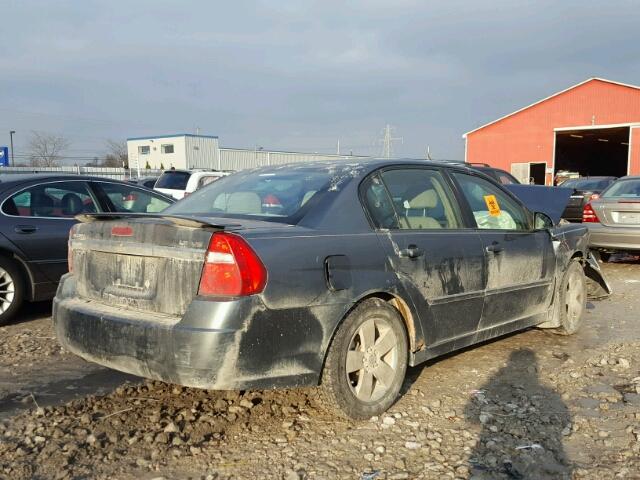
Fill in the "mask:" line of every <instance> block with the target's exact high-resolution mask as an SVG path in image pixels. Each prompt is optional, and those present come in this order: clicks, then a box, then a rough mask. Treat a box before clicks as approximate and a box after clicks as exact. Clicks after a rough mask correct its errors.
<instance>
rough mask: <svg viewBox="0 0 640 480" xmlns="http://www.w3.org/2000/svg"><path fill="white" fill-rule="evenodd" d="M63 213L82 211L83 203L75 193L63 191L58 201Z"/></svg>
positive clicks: (69, 213)
mask: <svg viewBox="0 0 640 480" xmlns="http://www.w3.org/2000/svg"><path fill="white" fill-rule="evenodd" d="M60 206H61V207H62V214H63V215H77V214H79V213H81V212H82V210H83V208H84V204H83V203H82V199H81V198H80V197H79V196H78V195H76V194H75V193H65V194H64V196H63V197H62V200H61V201H60Z"/></svg>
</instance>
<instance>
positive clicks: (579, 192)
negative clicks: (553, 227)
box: [561, 177, 616, 222]
mask: <svg viewBox="0 0 640 480" xmlns="http://www.w3.org/2000/svg"><path fill="white" fill-rule="evenodd" d="M615 180H616V177H580V178H571V179H569V180H565V181H564V182H562V184H561V187H562V188H573V194H572V195H571V197H570V198H569V203H568V204H567V207H566V208H565V210H564V213H563V214H562V218H564V219H565V220H567V221H569V222H581V221H582V211H583V210H584V206H585V205H586V204H587V202H589V200H591V197H592V196H593V195H598V194H599V193H600V192H602V191H603V190H604V189H605V188H607V187H608V186H609V185H611V184H612V183H613V182H614V181H615Z"/></svg>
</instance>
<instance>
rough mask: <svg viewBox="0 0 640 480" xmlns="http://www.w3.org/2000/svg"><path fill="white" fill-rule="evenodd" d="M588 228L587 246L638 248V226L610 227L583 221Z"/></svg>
mask: <svg viewBox="0 0 640 480" xmlns="http://www.w3.org/2000/svg"><path fill="white" fill-rule="evenodd" d="M584 225H586V226H587V228H588V229H589V233H590V236H589V246H590V247H591V248H602V249H611V250H640V227H637V228H636V227H632V228H629V227H612V226H606V225H602V224H599V223H594V224H591V223H585V224H584Z"/></svg>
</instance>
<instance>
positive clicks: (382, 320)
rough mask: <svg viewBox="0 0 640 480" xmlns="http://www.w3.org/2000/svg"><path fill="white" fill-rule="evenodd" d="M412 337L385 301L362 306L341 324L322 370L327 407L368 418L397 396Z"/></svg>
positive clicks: (347, 414) (341, 413) (386, 406)
mask: <svg viewBox="0 0 640 480" xmlns="http://www.w3.org/2000/svg"><path fill="white" fill-rule="evenodd" d="M407 358H408V340H407V332H406V329H405V326H404V322H403V321H402V318H401V316H400V313H399V312H398V311H397V310H396V309H395V308H394V307H392V306H391V305H389V304H388V303H386V302H385V301H383V300H381V299H377V298H374V299H368V300H365V301H363V302H362V303H360V304H359V305H357V306H356V307H355V308H354V309H353V310H352V311H351V313H349V314H348V316H347V317H346V318H345V320H344V321H343V322H342V323H341V324H340V326H339V327H338V330H337V332H336V333H335V335H334V338H333V341H332V342H331V344H330V346H329V350H328V352H327V357H326V361H325V365H324V369H323V372H322V382H321V392H322V396H323V399H324V403H325V406H327V407H328V408H329V409H330V410H331V411H332V412H333V413H336V414H338V415H339V416H342V417H346V418H351V419H367V418H370V417H372V416H374V415H379V414H381V413H383V412H384V411H386V410H387V409H388V408H389V407H390V406H391V405H393V403H394V402H395V401H396V399H397V398H398V393H399V392H400V388H401V387H402V382H403V381H404V376H405V373H406V371H407Z"/></svg>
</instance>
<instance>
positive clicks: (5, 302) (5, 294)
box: [0, 267, 15, 313]
mask: <svg viewBox="0 0 640 480" xmlns="http://www.w3.org/2000/svg"><path fill="white" fill-rule="evenodd" d="M14 296H15V284H14V282H13V278H11V275H9V273H8V272H7V271H6V270H5V269H4V268H2V267H0V313H4V312H6V311H7V309H8V308H9V307H10V306H11V304H12V303H13V298H14Z"/></svg>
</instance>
